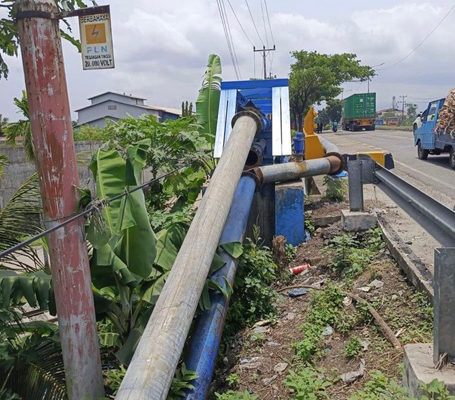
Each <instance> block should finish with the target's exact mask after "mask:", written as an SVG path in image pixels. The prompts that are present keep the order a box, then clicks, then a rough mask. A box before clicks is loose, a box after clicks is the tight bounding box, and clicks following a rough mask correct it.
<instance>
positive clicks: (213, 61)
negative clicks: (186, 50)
mask: <svg viewBox="0 0 455 400" xmlns="http://www.w3.org/2000/svg"><path fill="white" fill-rule="evenodd" d="M221 72H222V69H221V60H220V57H219V56H217V55H216V54H211V55H210V56H209V60H208V63H207V70H206V71H205V74H204V80H203V82H202V87H201V89H200V90H199V96H198V99H197V101H196V118H197V122H198V124H199V125H200V127H201V128H200V131H201V133H202V134H205V135H206V138H207V140H208V141H209V143H210V145H211V147H212V148H213V145H214V143H215V134H216V125H217V120H218V107H219V104H220V94H221V80H222V79H221V77H220V76H219V75H220V74H221Z"/></svg>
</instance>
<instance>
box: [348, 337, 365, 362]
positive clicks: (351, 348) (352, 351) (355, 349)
mask: <svg viewBox="0 0 455 400" xmlns="http://www.w3.org/2000/svg"><path fill="white" fill-rule="evenodd" d="M361 352H362V341H361V340H360V339H359V338H358V337H355V336H353V337H351V338H350V339H349V341H348V342H347V343H346V346H345V348H344V354H345V356H346V357H347V358H354V357H357V356H358V355H359V354H361Z"/></svg>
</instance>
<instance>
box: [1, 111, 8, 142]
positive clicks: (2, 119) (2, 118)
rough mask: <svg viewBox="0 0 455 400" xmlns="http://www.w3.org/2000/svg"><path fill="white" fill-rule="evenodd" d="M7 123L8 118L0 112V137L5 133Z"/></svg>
mask: <svg viewBox="0 0 455 400" xmlns="http://www.w3.org/2000/svg"><path fill="white" fill-rule="evenodd" d="M7 124H8V118H4V117H3V115H2V114H0V137H1V136H3V135H4V134H5V127H6V125H7Z"/></svg>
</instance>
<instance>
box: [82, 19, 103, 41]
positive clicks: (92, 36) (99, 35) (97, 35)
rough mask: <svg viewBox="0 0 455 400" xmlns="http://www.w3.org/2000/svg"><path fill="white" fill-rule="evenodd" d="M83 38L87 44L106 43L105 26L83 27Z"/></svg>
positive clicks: (92, 25) (90, 25) (91, 25)
mask: <svg viewBox="0 0 455 400" xmlns="http://www.w3.org/2000/svg"><path fill="white" fill-rule="evenodd" d="M85 37H86V38H87V44H102V43H106V25H105V24H87V25H85Z"/></svg>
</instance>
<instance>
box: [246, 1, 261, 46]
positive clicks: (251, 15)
mask: <svg viewBox="0 0 455 400" xmlns="http://www.w3.org/2000/svg"><path fill="white" fill-rule="evenodd" d="M245 3H246V6H247V8H248V12H249V13H250V17H251V21H252V22H253V26H254V29H255V30H256V33H257V35H258V38H259V40H260V41H261V43H262V45H263V46H265V44H264V42H263V40H262V38H261V35H260V34H259V31H258V27H257V26H256V22H254V18H253V13H252V12H251V9H250V5H249V4H248V0H245Z"/></svg>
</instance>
